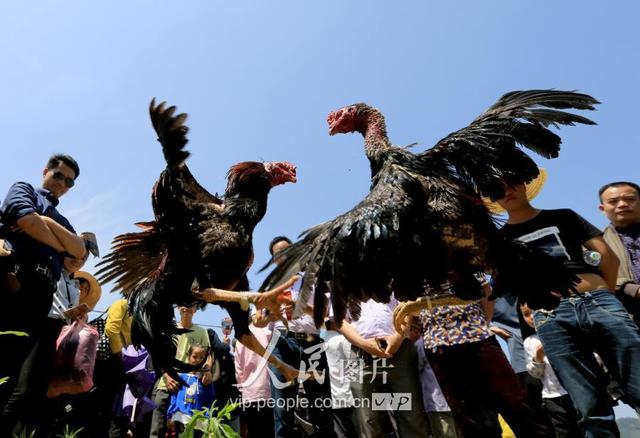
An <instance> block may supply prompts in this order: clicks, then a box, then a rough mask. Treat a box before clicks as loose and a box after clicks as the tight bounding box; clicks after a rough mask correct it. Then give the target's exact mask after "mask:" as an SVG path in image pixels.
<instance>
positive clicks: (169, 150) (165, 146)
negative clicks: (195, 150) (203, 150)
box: [149, 97, 190, 167]
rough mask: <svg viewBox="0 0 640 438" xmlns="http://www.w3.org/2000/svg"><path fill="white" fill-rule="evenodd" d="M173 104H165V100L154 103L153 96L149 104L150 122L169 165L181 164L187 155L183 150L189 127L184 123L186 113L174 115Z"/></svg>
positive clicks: (186, 141) (176, 165)
mask: <svg viewBox="0 0 640 438" xmlns="http://www.w3.org/2000/svg"><path fill="white" fill-rule="evenodd" d="M175 112H176V107H175V106H170V107H167V106H166V102H160V103H159V104H157V105H156V99H155V97H154V98H153V99H152V100H151V103H150V105H149V116H150V117H151V124H152V125H153V129H154V130H155V131H156V134H157V135H158V141H159V142H160V144H162V153H163V154H164V159H165V160H166V162H167V166H169V167H178V166H181V165H182V164H183V163H184V161H185V160H186V159H187V158H188V157H189V155H190V154H189V152H188V151H186V150H185V146H186V145H187V143H188V141H189V140H188V139H187V133H188V132H189V127H187V125H185V122H186V120H187V114H185V113H181V114H178V115H175V116H174V114H175Z"/></svg>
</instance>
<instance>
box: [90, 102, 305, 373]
mask: <svg viewBox="0 0 640 438" xmlns="http://www.w3.org/2000/svg"><path fill="white" fill-rule="evenodd" d="M149 111H150V115H151V122H152V124H153V128H154V129H155V131H156V133H157V135H158V141H159V142H160V143H161V144H162V151H163V153H164V157H165V160H166V162H167V167H166V169H165V170H164V171H163V172H162V173H161V174H160V178H159V179H158V181H157V182H156V184H155V186H154V187H153V192H152V204H153V211H154V215H155V221H153V222H145V223H139V224H137V225H138V226H140V227H142V228H143V231H141V232H138V233H128V234H123V235H120V236H117V237H116V238H115V239H114V241H113V244H112V252H111V254H109V255H108V256H107V257H105V259H104V261H103V262H102V263H101V264H100V265H101V269H100V271H99V272H98V274H99V275H100V277H101V281H102V282H108V281H115V282H116V289H121V290H122V291H123V293H124V294H125V295H126V296H128V297H129V307H130V311H131V313H132V315H133V326H132V336H133V341H134V343H135V344H137V345H139V344H142V345H144V346H145V347H146V348H147V350H148V351H149V353H150V354H151V356H152V358H153V362H154V366H155V367H156V369H159V370H163V371H166V372H167V373H169V374H170V375H171V376H172V377H174V378H176V379H178V376H177V373H176V370H181V369H185V365H184V364H182V363H181V362H179V361H177V360H175V344H174V339H173V335H176V334H179V333H180V332H181V330H179V329H178V328H177V327H176V325H175V322H174V313H173V304H178V305H192V304H194V303H195V302H196V301H197V300H196V298H194V295H195V296H196V297H197V298H198V301H199V302H200V303H201V304H204V303H203V301H206V302H213V303H215V304H218V305H220V306H221V307H223V308H225V309H226V310H227V311H228V312H229V315H230V316H231V318H232V319H233V323H234V327H235V330H236V337H237V339H238V340H239V341H240V342H241V343H243V344H244V345H246V346H247V347H248V348H250V349H251V350H253V351H255V352H256V353H258V354H259V355H261V356H263V355H264V352H265V350H264V348H263V346H262V345H260V344H259V342H258V341H257V340H256V338H255V337H254V336H253V335H252V333H251V332H250V331H249V328H248V321H249V313H248V304H249V302H252V303H254V304H256V306H257V307H266V308H271V309H272V310H273V313H276V314H279V312H278V309H279V304H280V301H279V294H280V293H281V292H282V291H284V289H285V288H286V287H287V286H288V285H290V284H291V283H292V281H290V282H289V283H288V284H285V285H284V286H281V287H279V288H276V289H274V290H273V291H271V292H269V293H267V294H266V295H263V294H256V293H250V292H237V291H245V290H247V289H248V280H247V277H246V273H247V271H248V269H249V267H250V266H251V264H252V262H253V244H252V234H253V230H254V228H255V226H256V225H257V224H258V222H260V220H261V219H262V217H263V216H264V215H265V213H266V210H267V196H268V194H269V191H270V190H271V188H273V187H275V186H277V185H280V184H284V183H286V182H295V181H296V168H295V166H293V165H292V164H290V163H287V162H266V163H259V162H250V161H249V162H242V163H238V164H236V165H234V166H232V167H231V168H230V169H229V172H228V174H227V187H226V190H225V192H224V196H223V197H222V199H219V198H218V197H216V196H214V195H212V194H210V193H209V192H208V191H207V190H205V189H204V188H203V187H202V186H200V184H198V182H197V181H196V180H195V178H194V177H193V176H192V175H191V172H190V171H189V168H188V167H187V165H186V164H185V160H186V159H187V157H188V156H189V152H187V151H186V150H185V145H186V144H187V141H188V140H187V132H188V127H187V126H186V125H185V121H186V118H187V115H186V114H178V115H174V114H175V111H176V108H175V107H174V106H171V107H168V108H167V107H166V105H165V103H164V102H163V103H161V104H159V105H156V103H155V99H154V100H152V101H151V105H150V109H149ZM192 288H194V290H195V291H196V292H195V293H193V292H192ZM269 360H270V362H271V363H273V364H274V365H275V366H277V367H278V368H279V369H280V370H281V371H282V372H283V375H284V376H286V377H287V378H288V379H293V378H294V377H295V376H296V375H297V370H295V369H294V368H292V367H290V366H288V365H286V364H284V363H283V362H281V361H279V360H278V359H277V358H275V357H270V359H269Z"/></svg>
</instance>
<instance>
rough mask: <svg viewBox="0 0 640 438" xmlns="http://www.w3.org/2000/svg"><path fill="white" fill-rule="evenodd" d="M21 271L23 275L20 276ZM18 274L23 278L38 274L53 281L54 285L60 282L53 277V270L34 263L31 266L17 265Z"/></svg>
mask: <svg viewBox="0 0 640 438" xmlns="http://www.w3.org/2000/svg"><path fill="white" fill-rule="evenodd" d="M20 271H22V275H20ZM16 274H17V275H19V276H22V277H26V276H30V275H33V274H36V275H38V276H40V277H43V278H46V279H47V280H49V281H51V282H52V283H53V284H56V283H57V282H58V279H57V278H55V276H54V275H53V272H52V271H51V268H50V267H48V266H46V265H43V264H40V263H34V264H30V265H20V264H18V265H16Z"/></svg>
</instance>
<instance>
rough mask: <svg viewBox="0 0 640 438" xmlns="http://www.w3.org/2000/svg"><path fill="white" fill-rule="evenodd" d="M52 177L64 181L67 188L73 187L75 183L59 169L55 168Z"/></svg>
mask: <svg viewBox="0 0 640 438" xmlns="http://www.w3.org/2000/svg"><path fill="white" fill-rule="evenodd" d="M53 179H55V180H56V181H64V184H65V185H66V186H67V187H68V188H71V187H73V186H74V185H75V183H76V182H75V181H74V180H73V178H69V177H68V176H65V175H64V173H62V172H60V171H59V170H56V171H55V172H53Z"/></svg>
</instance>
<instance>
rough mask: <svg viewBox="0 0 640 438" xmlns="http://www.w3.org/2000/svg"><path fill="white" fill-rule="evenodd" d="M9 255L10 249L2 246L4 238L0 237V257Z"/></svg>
mask: <svg viewBox="0 0 640 438" xmlns="http://www.w3.org/2000/svg"><path fill="white" fill-rule="evenodd" d="M9 255H11V251H10V250H9V249H7V248H5V246H4V239H0V257H6V256H9Z"/></svg>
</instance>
